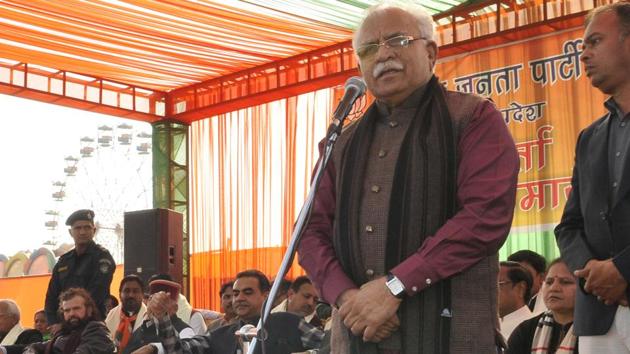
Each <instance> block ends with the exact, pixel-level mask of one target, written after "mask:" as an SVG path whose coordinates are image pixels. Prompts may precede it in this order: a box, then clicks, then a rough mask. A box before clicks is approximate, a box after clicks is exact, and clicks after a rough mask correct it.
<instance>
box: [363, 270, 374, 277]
mask: <svg viewBox="0 0 630 354" xmlns="http://www.w3.org/2000/svg"><path fill="white" fill-rule="evenodd" d="M365 275H367V276H368V277H372V276H374V270H372V269H368V270H366V271H365Z"/></svg>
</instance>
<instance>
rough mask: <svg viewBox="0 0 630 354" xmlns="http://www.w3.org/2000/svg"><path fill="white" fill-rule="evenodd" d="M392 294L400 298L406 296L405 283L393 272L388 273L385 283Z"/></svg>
mask: <svg viewBox="0 0 630 354" xmlns="http://www.w3.org/2000/svg"><path fill="white" fill-rule="evenodd" d="M385 285H386V286H387V288H388V289H389V291H390V292H391V293H392V295H394V296H396V297H397V298H399V299H402V298H403V297H405V285H404V284H403V283H402V282H401V281H400V279H398V277H396V276H395V275H394V274H392V273H387V282H386V283H385Z"/></svg>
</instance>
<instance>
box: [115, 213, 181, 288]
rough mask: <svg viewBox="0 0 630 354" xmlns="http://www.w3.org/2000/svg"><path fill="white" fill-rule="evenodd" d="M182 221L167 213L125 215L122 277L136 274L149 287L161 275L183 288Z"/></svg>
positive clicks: (179, 217) (175, 214)
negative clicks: (154, 275)
mask: <svg viewBox="0 0 630 354" xmlns="http://www.w3.org/2000/svg"><path fill="white" fill-rule="evenodd" d="M183 220H184V217H183V215H182V214H181V213H178V212H176V211H173V210H169V209H148V210H138V211H130V212H126V213H125V250H124V251H125V252H124V253H125V275H128V274H132V273H133V274H138V275H139V276H140V277H141V278H142V280H144V282H145V284H146V285H148V283H147V282H148V280H149V278H150V277H151V276H152V275H153V274H158V273H164V274H169V275H170V276H171V277H172V278H173V281H176V282H178V283H179V284H182V267H183V260H182V256H183V255H182V234H183ZM182 285H183V284H182Z"/></svg>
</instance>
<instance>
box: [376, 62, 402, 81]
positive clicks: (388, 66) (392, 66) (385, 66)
mask: <svg viewBox="0 0 630 354" xmlns="http://www.w3.org/2000/svg"><path fill="white" fill-rule="evenodd" d="M402 69H404V67H403V65H402V63H401V62H399V61H396V60H388V61H385V62H381V63H377V64H376V66H374V70H372V76H374V78H378V77H379V76H381V74H383V73H384V72H385V71H387V70H402Z"/></svg>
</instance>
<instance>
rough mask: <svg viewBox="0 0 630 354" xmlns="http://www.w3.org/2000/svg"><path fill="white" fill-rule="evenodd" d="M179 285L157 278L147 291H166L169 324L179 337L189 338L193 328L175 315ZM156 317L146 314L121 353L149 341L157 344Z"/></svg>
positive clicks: (158, 340) (192, 334) (158, 339)
mask: <svg viewBox="0 0 630 354" xmlns="http://www.w3.org/2000/svg"><path fill="white" fill-rule="evenodd" d="M180 289H181V287H180V285H179V284H178V283H176V282H174V281H170V280H164V279H157V280H154V281H152V282H150V283H149V293H150V294H151V295H153V294H155V293H158V292H160V291H163V292H165V293H168V294H169V296H168V300H167V301H166V304H165V305H166V308H167V313H168V316H169V319H170V320H171V324H172V325H173V327H174V328H175V330H176V331H177V336H178V337H179V338H190V337H193V336H194V335H195V332H194V331H193V329H192V328H191V327H190V326H189V325H188V324H187V323H186V322H184V321H183V320H182V319H181V318H179V317H177V309H178V306H177V302H178V298H179V291H180ZM156 324H157V319H155V318H154V317H153V316H151V315H148V316H147V318H146V319H145V320H144V321H143V322H142V325H141V326H140V328H139V329H138V330H137V331H134V332H133V335H132V336H131V340H129V344H128V345H127V346H126V347H125V349H124V350H123V351H122V353H123V354H126V353H132V352H134V351H135V350H136V349H138V348H141V347H143V346H145V345H147V344H149V343H154V344H155V345H159V344H158V343H159V342H160V338H159V337H158V331H157V329H156V327H155V326H156Z"/></svg>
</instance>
